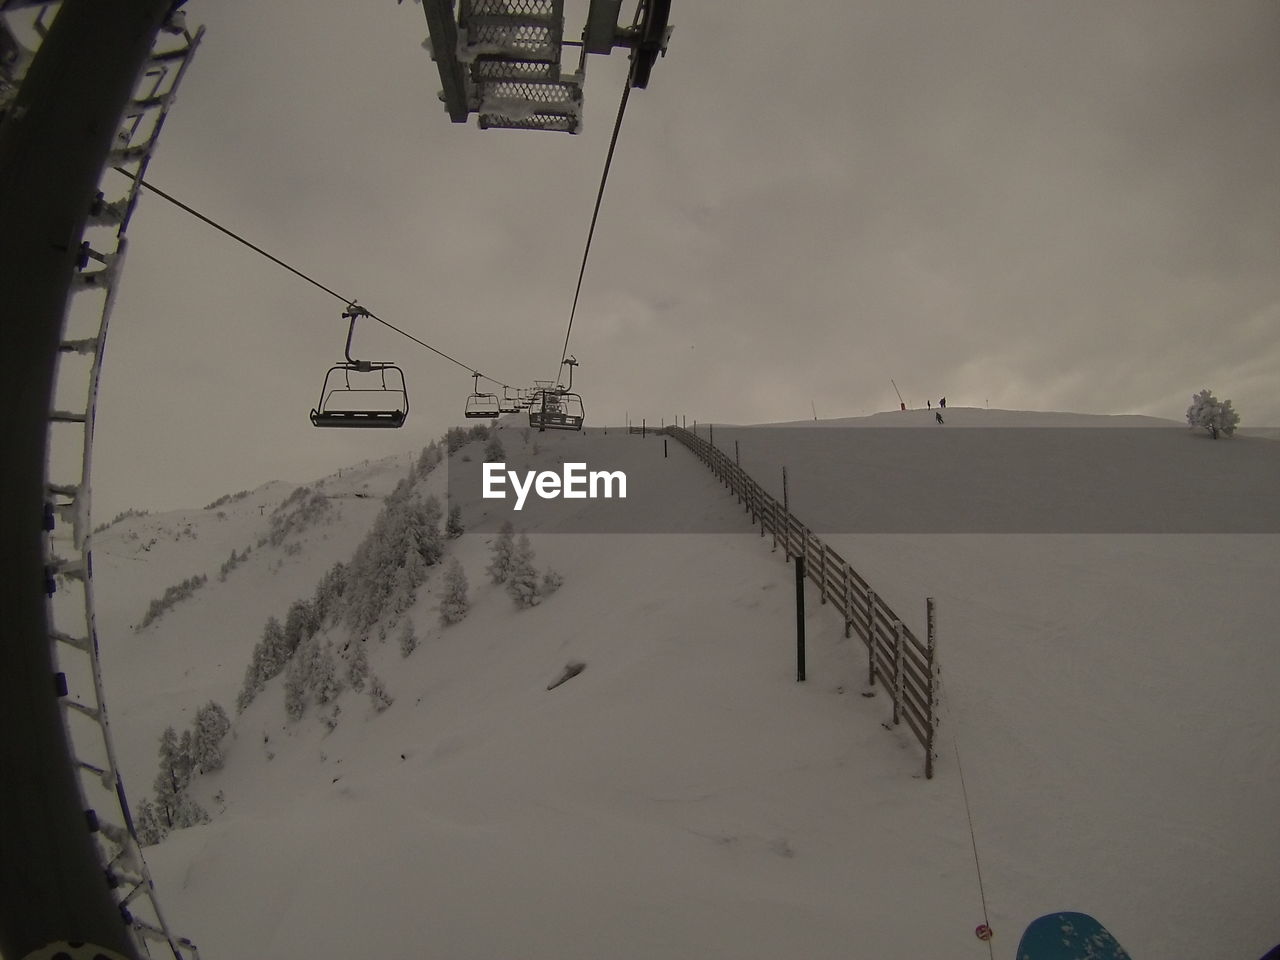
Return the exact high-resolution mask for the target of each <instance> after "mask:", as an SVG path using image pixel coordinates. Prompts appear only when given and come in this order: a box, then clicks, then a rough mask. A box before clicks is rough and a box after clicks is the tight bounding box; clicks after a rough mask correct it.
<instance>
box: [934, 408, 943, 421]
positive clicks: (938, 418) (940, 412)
mask: <svg viewBox="0 0 1280 960" xmlns="http://www.w3.org/2000/svg"><path fill="white" fill-rule="evenodd" d="M933 416H934V419H935V420H937V421H938V422H939V423H943V422H944V421H943V419H942V411H941V410H939V411H938V412H937V413H935V414H934V415H933Z"/></svg>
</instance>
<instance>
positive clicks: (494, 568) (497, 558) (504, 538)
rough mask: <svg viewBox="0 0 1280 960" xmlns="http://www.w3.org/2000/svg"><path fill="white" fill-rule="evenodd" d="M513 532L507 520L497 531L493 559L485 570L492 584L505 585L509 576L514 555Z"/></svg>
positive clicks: (513, 528) (513, 529)
mask: <svg viewBox="0 0 1280 960" xmlns="http://www.w3.org/2000/svg"><path fill="white" fill-rule="evenodd" d="M515 532H516V531H515V527H513V526H511V521H510V520H508V521H506V522H505V523H504V524H503V525H502V529H501V530H500V531H498V539H496V540H494V541H493V547H492V550H493V559H492V560H491V561H490V562H489V566H488V567H486V568H485V569H486V570H488V572H489V579H491V580H492V581H493V582H494V583H506V582H507V577H509V576H510V575H511V558H512V555H513V554H514V553H515Z"/></svg>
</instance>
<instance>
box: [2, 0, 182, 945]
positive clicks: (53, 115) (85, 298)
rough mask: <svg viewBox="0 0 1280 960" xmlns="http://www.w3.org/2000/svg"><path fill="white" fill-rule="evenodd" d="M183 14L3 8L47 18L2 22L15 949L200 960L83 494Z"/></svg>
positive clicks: (7, 661) (23, 2)
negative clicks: (107, 661) (139, 773)
mask: <svg viewBox="0 0 1280 960" xmlns="http://www.w3.org/2000/svg"><path fill="white" fill-rule="evenodd" d="M180 2H181V0H178V2H176V3H175V2H174V0H120V2H116V3H111V4H104V3H100V2H99V0H64V2H63V3H62V4H61V5H60V6H59V5H56V4H52V5H43V4H33V3H29V2H27V0H0V13H3V14H13V13H14V12H15V11H19V10H24V9H27V8H33V9H34V11H35V12H34V19H33V20H32V21H30V22H29V23H26V24H24V26H25V27H26V28H27V30H26V32H27V34H28V35H29V36H30V37H31V38H33V40H34V42H35V44H36V49H35V50H34V51H29V50H27V49H26V48H25V47H24V46H23V45H22V44H20V43H18V42H17V41H16V39H15V38H14V34H13V32H12V31H11V30H9V29H8V24H7V23H6V24H5V29H4V31H3V36H4V37H5V38H6V40H5V41H4V42H3V43H0V59H3V61H4V67H3V70H2V71H0V75H2V79H3V82H2V83H0V94H2V96H0V222H3V223H4V224H5V228H6V229H5V230H4V231H3V232H0V262H3V263H4V264H5V270H6V281H5V286H6V294H7V306H8V307H9V311H8V312H7V316H6V324H5V326H6V334H7V335H8V340H9V342H10V344H11V346H12V347H13V348H14V349H15V350H17V351H18V353H19V354H20V355H21V356H22V358H23V362H22V363H21V364H19V365H18V367H19V371H18V372H17V373H16V374H15V376H14V377H13V378H11V379H9V380H7V381H6V383H5V384H4V386H3V387H0V403H2V404H3V406H4V409H5V417H4V418H3V420H0V449H3V450H4V456H5V469H4V470H3V471H0V500H3V502H4V503H5V509H4V510H3V511H0V584H3V589H2V590H0V598H2V603H0V621H3V623H4V630H3V632H2V633H0V658H2V659H3V662H4V668H3V669H0V729H3V730H4V731H5V733H4V735H3V736H0V782H3V783H4V784H5V804H4V806H5V815H4V818H3V820H0V828H2V834H0V839H2V841H3V847H4V856H3V857H0V901H3V903H4V904H5V908H4V910H3V911H0V954H3V955H4V956H13V957H24V956H28V955H36V954H37V952H39V953H40V954H42V955H43V954H47V955H49V956H54V955H63V954H67V955H70V953H71V952H73V951H75V950H76V949H78V948H80V949H83V948H92V949H93V950H95V951H97V952H98V953H100V954H102V955H109V956H112V957H116V956H124V957H128V958H130V960H142V958H146V957H151V956H152V948H153V946H157V945H158V946H159V948H160V951H161V953H162V954H163V955H164V956H168V957H173V958H175V960H188V958H190V960H198V956H199V954H198V953H197V951H196V948H195V946H194V945H193V944H192V943H191V942H190V941H189V940H186V939H183V938H181V937H178V936H176V935H175V934H174V933H173V931H172V930H171V929H170V928H169V926H168V924H167V923H166V922H165V919H164V916H163V914H162V913H161V911H160V906H159V904H158V902H157V900H156V896H155V890H154V885H153V883H152V880H151V875H150V872H149V870H148V868H147V864H146V861H145V860H144V859H143V857H142V852H141V848H140V844H139V842H138V836H137V833H136V831H135V829H134V825H133V821H132V817H131V815H130V811H129V803H128V800H127V798H126V796H125V791H124V784H123V781H122V778H121V774H120V769H119V764H118V762H117V759H116V753H115V748H114V746H113V743H112V738H111V730H110V726H109V724H108V714H107V707H106V703H105V700H104V696H103V685H102V675H101V665H100V662H99V659H98V635H97V626H96V616H95V612H94V585H93V558H92V549H91V547H92V533H91V522H90V488H89V476H90V468H91V463H92V451H93V430H94V419H95V414H96V410H97V400H98V380H99V375H100V373H101V367H102V357H103V349H104V346H105V343H106V335H107V325H108V321H109V319H110V316H111V310H112V306H113V305H114V302H115V294H116V290H117V286H118V283H119V278H120V272H121V268H122V266H123V263H124V257H125V251H126V240H125V231H126V228H127V227H128V225H129V219H130V217H131V216H132V214H133V210H134V207H135V205H136V203H137V198H138V190H139V184H140V182H141V180H142V178H143V175H144V174H145V172H146V168H147V164H148V163H149V162H150V159H151V156H152V153H153V151H154V150H155V147H156V142H157V139H158V138H159V135H160V129H161V127H162V126H163V124H164V120H165V117H166V116H167V114H168V111H169V107H170V106H171V104H172V103H173V98H174V94H175V92H176V90H177V87H178V84H179V83H180V82H181V80H182V77H183V75H184V74H185V72H186V69H187V65H188V64H189V63H190V62H191V58H192V56H193V55H194V54H195V51H196V48H197V47H198V46H199V44H200V40H201V38H202V36H203V32H204V31H203V28H201V29H199V30H196V31H195V32H194V33H193V32H191V31H189V30H188V29H187V28H186V26H185V23H184V22H183V18H182V14H181V13H179V12H177V9H176V8H177V6H178V5H180ZM47 7H52V8H56V9H57V13H56V14H54V15H53V16H52V17H49V16H48V15H47V14H46V8H47ZM49 21H51V22H49ZM10 40H12V41H13V42H9V41H10ZM28 42H31V41H30V40H29V41H28ZM108 191H115V192H114V194H113V195H112V196H110V197H109V196H108V195H107V194H108ZM41 519H43V523H41ZM64 525H65V526H64ZM64 530H65V532H64ZM75 955H77V956H79V955H81V954H80V953H75ZM91 955H92V954H91Z"/></svg>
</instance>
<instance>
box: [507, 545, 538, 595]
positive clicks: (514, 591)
mask: <svg viewBox="0 0 1280 960" xmlns="http://www.w3.org/2000/svg"><path fill="white" fill-rule="evenodd" d="M507 593H509V594H511V597H512V599H513V600H515V602H516V606H517V607H536V606H537V605H538V604H539V603H541V602H542V589H541V586H540V584H539V583H538V571H537V569H536V568H535V567H534V565H533V544H531V543H530V542H529V535H528V534H527V533H522V534H520V539H519V540H517V541H516V548H515V552H514V553H512V555H511V571H510V573H509V574H508V576H507Z"/></svg>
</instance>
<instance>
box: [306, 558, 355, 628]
mask: <svg viewBox="0 0 1280 960" xmlns="http://www.w3.org/2000/svg"><path fill="white" fill-rule="evenodd" d="M346 589H347V566H346V564H344V563H342V562H338V563H335V564H334V565H333V566H332V567H331V568H330V569H329V572H328V573H326V574H325V575H324V576H323V577H322V578H321V579H320V583H319V584H317V585H316V592H315V594H314V595H313V596H312V598H311V609H312V612H313V613H314V614H315V618H316V623H317V624H318V626H323V625H324V624H325V623H327V622H328V621H330V620H336V619H337V618H338V616H339V615H340V614H341V612H342V598H343V594H344V593H345V592H346ZM317 629H318V627H317Z"/></svg>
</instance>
